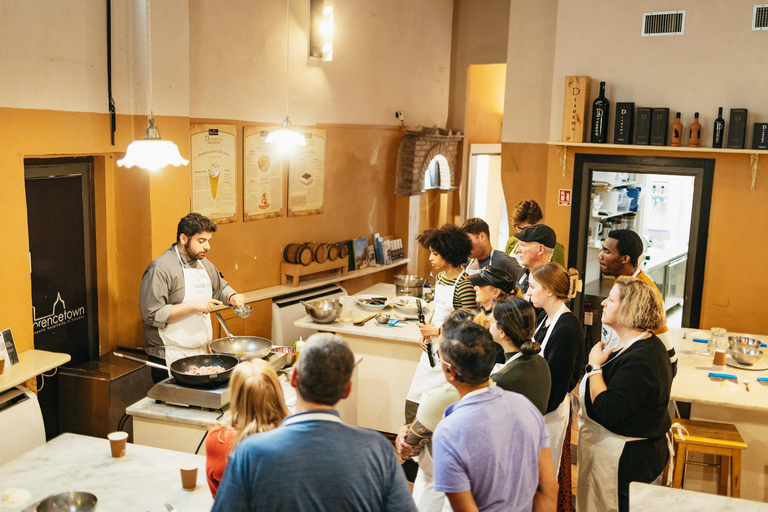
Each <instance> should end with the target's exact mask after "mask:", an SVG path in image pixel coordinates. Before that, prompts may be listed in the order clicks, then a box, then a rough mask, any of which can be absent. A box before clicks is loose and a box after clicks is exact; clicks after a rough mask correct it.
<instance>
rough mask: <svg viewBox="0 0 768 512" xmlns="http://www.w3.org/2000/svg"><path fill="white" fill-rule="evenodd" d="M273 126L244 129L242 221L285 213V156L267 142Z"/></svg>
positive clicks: (276, 126) (275, 126) (274, 127)
mask: <svg viewBox="0 0 768 512" xmlns="http://www.w3.org/2000/svg"><path fill="white" fill-rule="evenodd" d="M280 128H282V127H281V126H279V125H274V126H246V127H244V128H243V220H245V221H249V220H257V219H268V218H271V217H281V216H282V215H283V213H284V212H285V158H284V156H283V155H281V154H280V151H279V147H278V146H276V145H275V144H267V135H269V132H270V131H274V130H279V129H280Z"/></svg>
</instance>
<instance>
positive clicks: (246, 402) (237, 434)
mask: <svg viewBox="0 0 768 512" xmlns="http://www.w3.org/2000/svg"><path fill="white" fill-rule="evenodd" d="M229 389H230V397H231V398H230V403H229V411H227V413H226V414H225V415H224V418H223V419H222V420H221V421H220V422H219V421H216V422H214V423H213V424H212V425H211V427H210V429H209V432H208V438H207V439H206V441H205V453H206V459H205V475H206V477H207V478H208V487H210V488H211V495H212V496H213V497H214V498H215V497H216V491H217V490H218V489H219V483H220V482H221V477H222V476H223V475H224V469H225V468H226V466H227V460H228V459H229V454H230V453H232V450H234V449H235V447H236V446H237V445H238V444H240V441H242V440H243V439H245V438H246V437H248V436H250V435H251V434H257V433H260V432H266V431H268V430H272V429H274V428H277V427H279V426H280V424H281V423H282V422H283V418H285V417H286V416H288V408H287V407H286V406H285V398H284V396H283V387H282V386H281V385H280V381H279V380H278V378H277V373H275V370H274V369H273V368H272V366H270V364H269V363H267V362H266V361H264V360H263V359H256V360H253V361H243V362H242V363H240V364H238V365H237V366H235V369H234V371H233V372H232V377H231V378H230V379H229Z"/></svg>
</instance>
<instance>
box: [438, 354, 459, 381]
mask: <svg viewBox="0 0 768 512" xmlns="http://www.w3.org/2000/svg"><path fill="white" fill-rule="evenodd" d="M435 359H436V360H437V362H438V363H443V364H444V365H445V366H447V367H448V368H453V373H454V374H456V380H458V381H459V382H464V379H462V378H461V375H459V372H457V371H456V367H455V366H453V365H452V364H451V363H449V362H448V361H446V360H445V359H442V358H441V357H440V349H437V350H435Z"/></svg>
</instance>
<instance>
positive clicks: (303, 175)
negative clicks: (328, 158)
mask: <svg viewBox="0 0 768 512" xmlns="http://www.w3.org/2000/svg"><path fill="white" fill-rule="evenodd" d="M296 130H300V131H301V132H302V133H303V134H304V137H305V138H306V141H307V145H306V146H299V147H298V148H297V149H296V151H293V152H291V154H290V156H289V158H288V216H289V217H294V216H298V215H314V214H318V213H323V199H324V197H323V196H324V191H325V130H319V129H314V128H296Z"/></svg>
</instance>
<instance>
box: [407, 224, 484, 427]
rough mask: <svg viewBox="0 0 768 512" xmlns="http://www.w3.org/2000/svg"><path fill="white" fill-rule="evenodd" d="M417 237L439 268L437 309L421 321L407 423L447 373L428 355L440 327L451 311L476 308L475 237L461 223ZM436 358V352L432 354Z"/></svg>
mask: <svg viewBox="0 0 768 512" xmlns="http://www.w3.org/2000/svg"><path fill="white" fill-rule="evenodd" d="M416 240H418V242H419V243H420V244H421V245H422V247H424V248H425V249H427V250H428V251H429V262H430V263H431V264H432V267H434V269H435V270H437V272H438V274H437V279H436V284H435V300H434V303H433V304H434V312H433V313H432V318H430V319H428V321H427V322H425V323H423V324H421V323H420V324H419V331H420V332H421V340H420V344H421V348H422V350H424V353H422V354H421V358H420V359H419V366H418V367H417V368H416V374H415V375H414V376H413V381H412V382H411V387H410V389H409V390H408V396H407V398H406V405H405V418H406V423H411V421H412V420H413V418H414V416H415V415H416V409H417V408H418V404H419V402H420V401H421V395H422V393H424V392H425V391H429V390H431V389H435V388H437V387H439V386H441V385H443V384H445V382H446V381H445V375H444V374H443V371H442V369H441V368H440V365H437V364H436V365H435V366H432V365H431V364H430V362H429V357H428V356H427V350H428V349H427V344H428V343H429V344H430V346H431V347H432V350H433V351H434V350H435V347H434V346H432V344H431V343H430V340H431V339H432V337H435V338H437V337H438V336H440V327H442V325H443V322H444V321H445V320H446V319H447V318H448V315H450V313H451V312H452V311H453V310H454V309H459V308H469V309H475V308H476V307H477V302H476V300H475V290H474V287H473V286H472V283H470V282H469V279H468V278H467V274H466V273H465V272H464V268H463V267H462V265H464V264H465V263H466V262H467V261H468V260H469V255H470V253H471V252H472V241H471V240H470V239H469V236H467V234H466V233H465V232H463V231H462V230H461V229H460V228H459V227H458V226H455V225H453V224H446V225H444V226H443V227H441V228H440V229H428V230H426V231H424V232H423V233H421V234H420V235H419V236H418V237H416ZM432 360H433V361H434V353H433V355H432Z"/></svg>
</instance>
